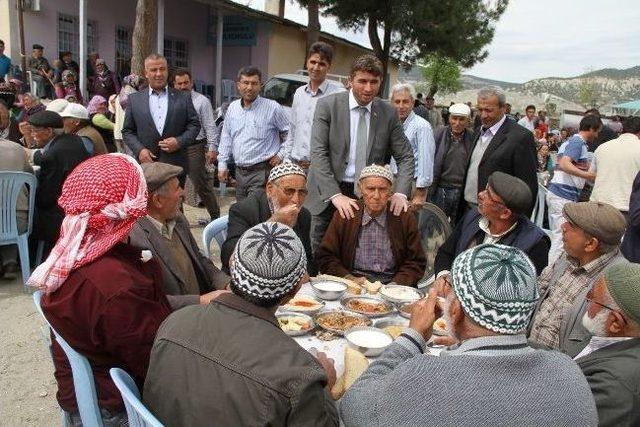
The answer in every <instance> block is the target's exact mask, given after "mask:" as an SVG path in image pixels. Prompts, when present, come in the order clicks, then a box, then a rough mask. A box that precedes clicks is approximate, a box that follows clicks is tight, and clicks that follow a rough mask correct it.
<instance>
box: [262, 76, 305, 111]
mask: <svg viewBox="0 0 640 427" xmlns="http://www.w3.org/2000/svg"><path fill="white" fill-rule="evenodd" d="M304 84H305V83H304V82H298V81H295V80H285V79H281V78H278V77H273V78H271V79H269V81H267V83H265V85H264V87H263V88H262V96H264V97H265V98H269V99H273V100H274V101H276V102H277V103H278V104H280V105H283V106H285V107H291V104H292V103H293V94H294V93H295V92H296V89H298V88H299V87H300V86H303V85H304Z"/></svg>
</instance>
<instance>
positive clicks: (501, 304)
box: [340, 244, 598, 426]
mask: <svg viewBox="0 0 640 427" xmlns="http://www.w3.org/2000/svg"><path fill="white" fill-rule="evenodd" d="M442 296H444V297H445V303H444V308H443V309H442V310H441V309H440V308H439V307H438V306H437V304H436V300H437V295H436V289H435V288H432V289H431V290H430V291H429V294H428V296H427V298H423V299H422V300H420V301H418V302H417V303H416V305H415V307H414V309H413V312H412V314H411V321H410V323H409V327H408V328H406V329H404V330H403V332H402V334H401V335H400V336H399V337H398V338H396V340H395V342H394V343H393V344H391V345H390V346H389V347H387V349H386V350H385V351H384V353H382V355H380V356H379V357H378V358H377V359H376V361H375V362H373V363H371V365H369V368H368V369H367V370H366V371H365V372H364V374H362V375H361V376H360V377H359V378H358V380H356V382H355V383H354V384H353V386H351V388H350V389H349V390H348V391H347V393H346V394H345V395H344V397H343V398H342V400H341V402H340V418H341V419H342V420H343V421H344V423H345V425H348V426H398V425H404V426H407V425H420V424H424V422H425V420H433V421H434V422H435V423H437V424H439V425H460V426H462V425H466V426H472V425H513V424H514V420H517V424H518V425H526V426H549V425H557V426H561V425H564V426H569V425H579V426H596V425H597V424H598V417H597V412H596V407H595V404H594V401H593V397H592V396H591V391H590V390H589V386H588V384H587V381H586V380H585V378H584V376H583V375H582V373H581V372H580V370H579V369H578V367H577V366H576V364H575V363H574V362H573V361H572V360H571V359H570V358H568V357H567V356H566V355H563V354H560V353H558V352H552V351H545V350H537V349H534V348H531V347H529V346H528V345H527V338H526V336H525V334H524V332H525V330H526V327H527V323H528V322H529V318H530V316H531V313H532V311H533V309H534V307H535V304H536V300H537V298H538V289H537V284H536V272H535V269H534V267H533V264H532V263H531V261H529V259H528V258H527V256H526V255H525V254H524V253H523V252H522V251H520V250H519V249H517V248H513V247H510V246H503V245H494V244H483V245H479V246H476V247H474V248H472V249H469V250H467V251H465V252H463V253H462V254H460V256H459V257H458V258H456V260H455V262H454V264H453V269H452V281H451V283H450V284H447V285H446V286H445V287H444V289H443V295H442ZM441 314H444V317H445V319H446V322H447V327H448V331H449V333H450V334H451V335H453V336H454V337H455V338H456V339H457V340H458V341H459V344H458V345H457V346H455V347H451V348H449V349H446V350H444V351H442V352H441V353H440V356H439V357H437V356H434V355H432V354H430V352H429V351H425V347H426V342H427V340H429V339H430V338H431V335H432V333H433V323H434V322H435V320H436V319H437V318H438V317H439V316H440V315H441ZM425 402H437V404H429V405H425Z"/></svg>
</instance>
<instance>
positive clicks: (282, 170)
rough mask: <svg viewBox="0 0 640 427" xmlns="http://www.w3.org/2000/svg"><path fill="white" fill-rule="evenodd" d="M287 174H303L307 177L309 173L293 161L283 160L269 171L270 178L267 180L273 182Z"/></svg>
mask: <svg viewBox="0 0 640 427" xmlns="http://www.w3.org/2000/svg"><path fill="white" fill-rule="evenodd" d="M286 175H302V176H304V177H305V178H306V177H307V174H306V173H304V170H302V168H301V167H300V166H298V165H296V164H295V163H291V162H283V163H280V164H279V165H278V166H276V167H275V168H273V169H271V172H269V179H268V180H267V182H273V181H275V180H276V179H278V178H282V177H283V176H286Z"/></svg>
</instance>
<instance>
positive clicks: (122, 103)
mask: <svg viewBox="0 0 640 427" xmlns="http://www.w3.org/2000/svg"><path fill="white" fill-rule="evenodd" d="M123 82H124V86H123V88H122V90H121V91H120V94H119V95H118V97H117V98H116V100H115V103H114V104H115V120H116V122H115V128H114V130H113V137H114V138H115V143H116V146H117V147H118V151H120V152H121V153H127V152H129V148H128V147H127V146H126V145H125V144H123V143H122V125H123V124H124V110H126V108H127V104H128V103H129V95H130V94H132V93H135V92H137V91H138V90H139V89H141V88H142V87H143V86H144V84H145V80H144V77H142V76H139V75H137V74H129V75H128V76H127V77H125V78H124V79H123Z"/></svg>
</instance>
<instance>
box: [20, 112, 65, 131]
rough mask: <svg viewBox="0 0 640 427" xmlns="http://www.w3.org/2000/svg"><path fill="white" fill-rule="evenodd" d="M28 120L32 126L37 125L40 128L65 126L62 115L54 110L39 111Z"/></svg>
mask: <svg viewBox="0 0 640 427" xmlns="http://www.w3.org/2000/svg"><path fill="white" fill-rule="evenodd" d="M27 122H28V123H29V124H30V125H31V126H35V127H38V128H54V129H60V128H62V126H63V123H62V117H60V114H58V113H56V112H54V111H47V110H44V111H38V112H37V113H35V114H34V115H33V116H31V117H29V120H27Z"/></svg>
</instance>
